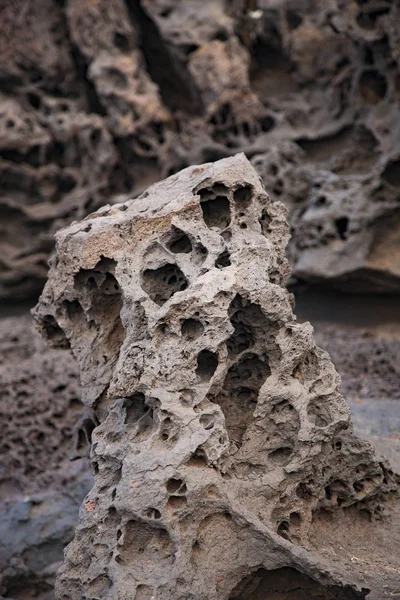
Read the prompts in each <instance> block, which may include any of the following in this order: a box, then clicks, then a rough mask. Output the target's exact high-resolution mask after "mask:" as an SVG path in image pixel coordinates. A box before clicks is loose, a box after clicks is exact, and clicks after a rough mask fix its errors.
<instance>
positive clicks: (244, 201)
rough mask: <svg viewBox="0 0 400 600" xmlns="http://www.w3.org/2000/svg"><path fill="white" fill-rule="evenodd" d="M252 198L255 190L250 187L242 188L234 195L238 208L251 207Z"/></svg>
mask: <svg viewBox="0 0 400 600" xmlns="http://www.w3.org/2000/svg"><path fill="white" fill-rule="evenodd" d="M252 196H253V189H252V187H251V186H249V185H246V186H243V187H240V188H238V189H237V190H235V192H234V193H233V199H234V201H235V202H236V204H237V206H238V208H239V207H240V208H247V207H248V206H250V204H251V199H252Z"/></svg>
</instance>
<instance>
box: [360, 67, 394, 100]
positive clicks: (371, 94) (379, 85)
mask: <svg viewBox="0 0 400 600" xmlns="http://www.w3.org/2000/svg"><path fill="white" fill-rule="evenodd" d="M359 90H360V94H361V96H362V97H363V99H364V100H365V102H367V104H378V103H379V102H380V101H381V100H383V98H384V97H385V96H386V92H387V82H386V78H385V77H384V76H383V75H382V74H381V73H379V71H376V70H368V71H364V72H363V73H362V75H361V77H360V81H359Z"/></svg>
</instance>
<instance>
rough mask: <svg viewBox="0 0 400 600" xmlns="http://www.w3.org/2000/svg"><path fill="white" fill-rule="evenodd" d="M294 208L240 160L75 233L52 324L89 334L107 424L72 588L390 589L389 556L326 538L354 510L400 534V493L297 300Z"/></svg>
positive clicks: (144, 593)
mask: <svg viewBox="0 0 400 600" xmlns="http://www.w3.org/2000/svg"><path fill="white" fill-rule="evenodd" d="M285 216H286V211H285V209H284V207H283V205H282V204H281V203H279V202H274V201H273V200H271V198H270V197H269V196H268V195H267V193H266V192H265V190H264V188H263V186H262V183H261V182H260V179H259V177H258V175H257V174H256V172H255V171H254V170H253V169H252V168H251V166H250V164H249V162H248V161H247V159H246V158H245V157H244V156H243V155H238V156H236V157H234V158H229V159H225V160H221V161H219V162H217V163H214V164H206V165H202V166H199V167H190V168H188V169H185V170H184V171H182V172H181V173H179V174H178V175H174V176H172V177H170V178H168V179H167V180H166V181H164V182H161V183H159V184H156V185H154V186H152V187H151V188H149V190H147V191H146V192H145V193H144V194H142V196H140V197H139V198H137V199H136V200H133V201H129V202H125V203H123V204H116V205H114V206H113V207H110V206H106V207H104V208H102V209H100V210H99V211H98V212H96V213H94V214H93V215H91V216H89V217H87V218H86V219H85V220H83V221H82V222H81V223H77V224H73V225H71V226H70V227H69V228H67V229H64V230H62V231H61V232H59V233H58V234H57V253H56V256H55V258H54V260H53V263H52V268H51V270H50V275H49V281H48V283H47V284H46V287H45V290H44V292H43V294H42V297H41V300H40V303H39V305H38V307H37V309H36V319H37V322H38V324H39V327H40V328H41V331H42V333H43V335H44V336H45V338H46V339H47V340H48V341H49V342H50V343H51V344H52V345H54V346H56V347H59V346H61V347H65V346H67V345H69V346H70V347H71V349H72V352H73V354H74V355H75V357H76V359H77V361H78V363H79V366H80V370H81V379H82V395H83V401H84V403H85V404H86V405H87V406H88V407H90V408H91V409H92V410H93V411H94V413H95V414H96V417H97V419H98V420H99V422H100V424H99V425H98V426H97V427H96V428H95V429H94V431H93V433H92V452H91V461H92V465H93V470H94V480H95V482H94V487H93V489H92V490H91V492H90V493H89V494H88V496H87V497H86V498H85V501H84V504H83V506H82V507H81V511H80V519H79V524H78V527H77V530H76V535H75V539H74V541H73V542H72V543H71V544H70V546H69V547H68V550H67V552H66V556H65V561H64V564H63V567H62V568H61V570H60V571H59V575H58V591H57V594H58V598H62V599H63V600H80V599H81V598H82V597H85V598H87V599H89V598H90V599H103V600H105V599H106V598H119V599H125V598H126V599H128V598H135V600H144V599H148V600H150V598H155V599H157V600H167V599H168V600H171V599H175V598H176V599H177V600H178V599H179V600H183V599H185V600H189V599H192V600H195V599H202V600H205V599H206V598H207V599H208V600H211V599H215V600H217V599H218V600H224V599H226V600H228V599H230V600H233V599H237V600H238V599H241V600H249V599H250V598H252V599H254V598H260V599H261V598H265V597H271V598H283V597H284V598H296V599H298V598H300V597H301V598H329V599H333V598H342V599H355V598H365V596H366V594H367V592H368V590H369V589H371V590H372V593H371V596H370V597H371V598H376V599H377V598H380V599H382V598H389V597H391V594H392V592H393V591H394V590H395V586H396V585H397V579H396V573H397V567H396V559H395V558H393V556H392V554H391V553H390V551H388V550H386V557H385V560H386V562H385V564H384V565H382V564H380V563H379V561H380V559H379V560H376V561H375V563H374V562H373V558H371V556H372V555H373V549H371V550H370V552H369V556H370V558H369V560H360V561H359V562H357V563H355V564H353V563H352V562H349V561H348V560H347V558H346V556H345V557H343V558H341V557H340V556H338V557H335V559H334V560H333V562H332V560H329V552H328V553H327V552H326V551H325V549H324V548H323V546H324V543H325V542H324V540H325V538H326V535H325V533H324V529H326V520H327V519H330V518H332V519H333V520H334V525H333V528H334V529H335V532H334V533H335V534H336V533H338V532H339V531H341V532H342V534H343V527H342V528H341V523H342V524H343V523H344V524H345V529H346V528H347V529H348V527H349V526H348V523H347V521H348V519H347V521H346V520H345V515H348V514H350V513H349V511H351V514H352V515H353V521H352V522H353V523H354V524H355V525H354V526H355V527H358V526H359V525H360V520H361V523H363V529H362V531H365V530H366V525H365V523H366V522H367V523H369V525H368V535H369V537H370V538H371V537H372V538H373V537H374V536H375V535H377V532H379V531H380V532H381V534H382V535H381V537H382V539H383V537H384V536H383V533H382V532H383V531H386V532H387V529H386V530H385V529H384V525H383V524H379V523H376V521H375V519H377V518H379V517H380V516H381V514H382V512H385V510H386V508H385V507H388V506H389V507H390V506H392V507H393V511H394V512H395V511H396V510H398V502H397V501H396V497H395V496H394V493H395V488H396V486H395V482H394V479H393V474H392V472H391V470H390V468H389V467H388V466H387V465H385V464H384V463H383V462H379V460H378V459H377V457H376V455H375V452H374V449H373V447H372V445H371V444H369V443H368V442H365V441H361V440H359V439H358V438H357V437H356V436H355V435H354V433H353V430H352V425H351V421H350V411H349V408H348V406H347V404H346V402H345V401H344V399H343V397H342V396H341V394H340V393H339V391H338V386H339V376H338V375H337V373H336V371H335V370H334V367H333V365H332V363H331V361H330V358H329V356H328V355H327V353H325V352H324V351H322V350H320V349H319V348H318V347H317V346H316V344H315V342H314V340H313V335H312V327H311V326H310V324H309V323H304V324H302V325H300V324H299V323H298V322H297V321H296V318H295V317H294V315H293V313H292V307H291V296H290V294H289V293H288V292H287V290H286V282H287V279H288V277H289V267H288V262H287V260H286V258H285V253H284V251H285V246H286V243H287V240H288V226H287V223H286V218H285ZM386 518H387V519H390V517H389V516H388V517H386ZM395 525H396V522H390V525H389V527H390V530H391V539H392V548H394V549H396V548H398V546H399V542H400V539H399V537H400V536H397V537H396V535H397V534H396V533H395V532H396V529H395ZM386 526H387V525H386ZM380 527H381V528H380ZM330 528H332V525H331V526H329V527H328V529H330ZM371 532H372V533H371ZM374 532H375V533H374ZM354 534H355V531H353V532H352V535H351V539H352V541H354ZM364 537H365V535H364ZM343 543H345V542H343ZM365 543H366V542H365V539H363V544H364V545H365ZM320 545H321V547H322V548H323V549H322V552H320V551H319V546H320ZM335 548H336V546H335ZM379 550H381V547H379ZM331 558H332V557H331ZM378 563H379V564H378ZM383 583H385V585H386V589H383ZM267 590H270V591H271V590H274V594H275V595H273V596H271V594H270V595H269V596H266V593H267ZM299 590H300V591H299Z"/></svg>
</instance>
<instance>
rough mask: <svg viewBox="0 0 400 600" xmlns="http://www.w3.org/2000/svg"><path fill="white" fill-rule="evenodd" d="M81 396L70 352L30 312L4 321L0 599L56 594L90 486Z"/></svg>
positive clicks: (0, 342)
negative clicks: (49, 338)
mask: <svg viewBox="0 0 400 600" xmlns="http://www.w3.org/2000/svg"><path fill="white" fill-rule="evenodd" d="M79 398H80V385H79V373H78V369H77V366H76V363H75V361H74V359H73V358H72V356H70V355H69V354H68V353H67V352H65V351H64V350H50V349H47V348H46V347H45V346H44V344H43V342H42V340H41V339H40V337H39V336H38V335H37V333H36V332H35V331H34V330H33V327H32V322H31V318H30V316H28V315H26V316H18V317H12V318H4V319H0V412H1V415H2V418H1V425H0V465H1V466H0V596H1V597H5V598H14V599H15V600H20V599H22V598H26V599H28V598H36V597H38V598H41V600H49V599H50V598H52V597H53V596H54V592H53V589H54V579H55V572H56V569H57V568H58V566H59V565H60V562H61V561H62V558H63V548H64V546H65V545H66V544H67V543H68V542H70V541H71V539H72V537H73V533H74V527H75V522H76V517H77V512H78V507H79V504H80V503H81V501H82V499H83V498H84V496H85V494H86V493H87V492H88V490H89V489H90V487H91V485H92V476H91V473H90V469H89V464H88V460H87V458H79V455H84V454H85V451H86V453H87V450H88V443H87V441H86V440H85V439H84V437H83V436H84V432H83V433H81V434H80V435H79V422H81V424H82V425H83V426H84V423H82V415H83V413H84V407H83V405H82V404H81V402H80V400H79ZM77 422H78V426H76V423H77ZM74 430H75V434H74ZM74 439H75V442H74ZM76 446H78V447H76ZM74 454H75V456H77V460H75V461H74V462H70V461H69V458H70V457H71V456H73V455H74Z"/></svg>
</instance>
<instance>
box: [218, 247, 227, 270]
mask: <svg viewBox="0 0 400 600" xmlns="http://www.w3.org/2000/svg"><path fill="white" fill-rule="evenodd" d="M230 265H231V259H230V254H229V252H228V250H224V251H223V252H222V253H221V254H219V255H218V257H217V260H216V261H215V266H216V267H217V269H224V268H225V267H229V266H230Z"/></svg>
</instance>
